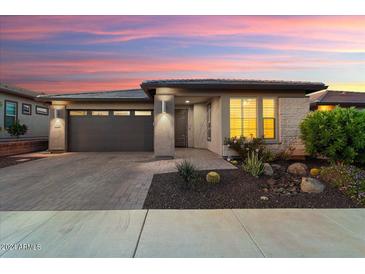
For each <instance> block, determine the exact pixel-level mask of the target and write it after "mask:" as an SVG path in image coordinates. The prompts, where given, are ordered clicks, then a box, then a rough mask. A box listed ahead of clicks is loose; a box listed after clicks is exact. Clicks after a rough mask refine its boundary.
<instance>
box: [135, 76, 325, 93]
mask: <svg viewBox="0 0 365 274" xmlns="http://www.w3.org/2000/svg"><path fill="white" fill-rule="evenodd" d="M141 87H142V88H143V89H144V90H146V91H147V90H151V89H156V88H159V87H175V88H222V87H223V88H227V89H271V90H280V89H286V90H287V89H293V90H304V91H311V92H313V91H318V90H322V89H326V88H327V86H326V85H325V84H324V83H321V82H303V81H275V80H250V79H171V80H147V81H143V82H142V84H141Z"/></svg>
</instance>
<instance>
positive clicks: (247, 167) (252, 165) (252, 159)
mask: <svg viewBox="0 0 365 274" xmlns="http://www.w3.org/2000/svg"><path fill="white" fill-rule="evenodd" d="M242 167H243V169H244V171H246V172H248V173H250V174H251V175H252V176H255V177H259V176H260V175H261V174H262V173H263V172H264V163H263V162H262V160H261V159H260V158H259V152H258V151H257V150H253V151H251V152H249V153H248V154H247V158H246V161H245V162H244V163H243V166H242Z"/></svg>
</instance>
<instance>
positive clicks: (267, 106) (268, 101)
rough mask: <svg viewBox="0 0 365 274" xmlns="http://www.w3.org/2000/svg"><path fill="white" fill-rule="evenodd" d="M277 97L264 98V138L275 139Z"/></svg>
mask: <svg viewBox="0 0 365 274" xmlns="http://www.w3.org/2000/svg"><path fill="white" fill-rule="evenodd" d="M275 124H276V121H275V99H273V98H263V99H262V126H263V135H264V139H275Z"/></svg>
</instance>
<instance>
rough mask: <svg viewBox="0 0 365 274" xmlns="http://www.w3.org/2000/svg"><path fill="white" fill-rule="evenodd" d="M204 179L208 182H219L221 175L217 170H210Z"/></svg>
mask: <svg viewBox="0 0 365 274" xmlns="http://www.w3.org/2000/svg"><path fill="white" fill-rule="evenodd" d="M206 179H207V182H208V183H211V184H217V183H219V181H220V179H221V176H220V175H219V174H218V173H217V172H214V171H211V172H209V173H208V174H207V177H206Z"/></svg>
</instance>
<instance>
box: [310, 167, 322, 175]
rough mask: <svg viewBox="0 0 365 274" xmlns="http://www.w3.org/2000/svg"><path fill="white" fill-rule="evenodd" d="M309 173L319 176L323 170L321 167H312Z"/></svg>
mask: <svg viewBox="0 0 365 274" xmlns="http://www.w3.org/2000/svg"><path fill="white" fill-rule="evenodd" d="M309 173H310V175H311V176H313V177H317V176H318V175H319V174H320V173H321V170H320V169H319V168H312V169H311V170H310V172H309Z"/></svg>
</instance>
